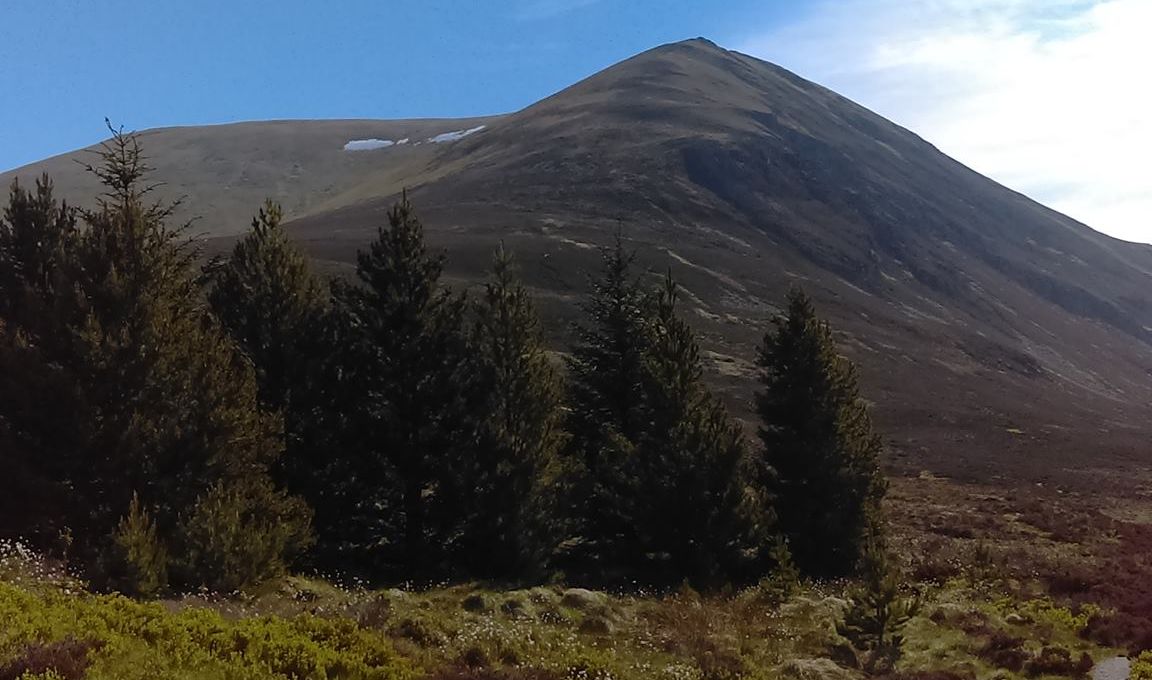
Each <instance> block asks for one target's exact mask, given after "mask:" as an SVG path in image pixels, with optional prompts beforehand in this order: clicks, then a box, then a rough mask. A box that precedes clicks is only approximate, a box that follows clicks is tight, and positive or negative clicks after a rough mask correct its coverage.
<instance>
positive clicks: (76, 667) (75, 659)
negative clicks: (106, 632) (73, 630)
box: [0, 637, 103, 680]
mask: <svg viewBox="0 0 1152 680" xmlns="http://www.w3.org/2000/svg"><path fill="white" fill-rule="evenodd" d="M101 647H103V644H102V643H99V642H96V641H94V640H84V639H78V638H74V637H66V638H64V639H62V640H58V641H56V642H48V643H42V642H34V643H31V644H29V645H26V646H25V647H24V649H23V650H21V651H20V652H19V653H18V654H17V655H16V658H14V659H12V660H11V661H8V662H7V663H4V664H0V680H19V679H20V678H24V677H27V676H29V675H46V674H48V673H53V674H55V677H57V678H59V679H60V680H83V678H84V676H85V672H86V671H87V670H88V666H89V665H90V664H91V660H90V659H89V653H90V652H92V651H93V650H98V649H100V648H101Z"/></svg>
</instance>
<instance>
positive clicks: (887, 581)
mask: <svg viewBox="0 0 1152 680" xmlns="http://www.w3.org/2000/svg"><path fill="white" fill-rule="evenodd" d="M861 562H862V564H861V569H862V571H863V577H864V578H863V582H862V583H860V584H859V585H857V586H856V588H854V589H853V591H852V593H851V595H850V598H849V601H848V609H847V611H845V612H844V617H843V619H842V620H841V621H839V622H838V623H837V625H836V630H837V632H838V633H840V635H842V636H844V637H845V638H847V639H848V641H849V642H851V643H852V646H853V647H854V648H855V649H856V650H857V651H858V652H859V653H860V655H862V656H863V659H861V661H862V663H861V664H860V665H861V667H862V668H863V669H864V671H865V672H867V673H869V674H876V673H887V672H891V671H892V669H893V667H894V666H895V665H896V662H897V661H899V660H900V655H901V652H902V651H903V646H904V636H903V633H902V631H903V628H904V626H905V625H907V624H908V621H909V620H911V619H912V617H913V616H915V615H916V614H917V612H918V611H919V608H920V598H919V596H918V595H916V594H904V593H901V592H900V582H899V572H898V571H897V570H896V569H895V568H894V567H892V566H891V565H890V563H889V562H888V554H887V550H886V549H885V546H884V542H883V539H882V538H881V537H880V536H878V535H875V534H869V536H868V537H867V538H866V539H865V542H864V548H863V552H862V556H861Z"/></svg>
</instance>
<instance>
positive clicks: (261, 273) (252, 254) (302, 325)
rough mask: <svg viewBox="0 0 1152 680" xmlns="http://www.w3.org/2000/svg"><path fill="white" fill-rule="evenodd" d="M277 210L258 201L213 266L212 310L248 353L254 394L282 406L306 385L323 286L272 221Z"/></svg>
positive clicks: (322, 303)
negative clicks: (247, 225)
mask: <svg viewBox="0 0 1152 680" xmlns="http://www.w3.org/2000/svg"><path fill="white" fill-rule="evenodd" d="M282 219H283V212H282V211H281V209H280V206H279V205H277V204H276V203H273V202H272V201H267V202H265V204H264V206H263V207H262V208H261V209H260V211H259V213H258V214H257V215H256V217H254V218H253V219H252V229H251V231H249V232H248V234H247V235H245V237H244V238H242V239H241V240H240V241H239V242H237V244H236V246H235V247H234V248H233V249H232V254H231V256H230V257H229V258H228V259H227V261H225V262H224V263H223V264H222V265H220V266H218V267H215V268H213V269H212V270H211V271H210V274H211V284H212V285H211V289H210V291H209V293H208V300H209V303H210V304H211V305H212V311H213V312H214V313H215V314H216V317H217V318H218V319H220V322H221V324H222V325H223V326H224V328H225V329H227V330H228V332H229V333H230V334H231V335H232V337H233V338H235V339H236V341H237V342H238V343H239V345H240V347H241V348H242V349H243V350H244V352H245V353H246V354H247V355H248V356H249V357H250V358H251V359H252V363H253V365H254V366H255V369H256V377H257V381H258V382H259V384H260V401H261V402H262V403H263V404H265V405H266V406H267V407H268V408H269V409H271V410H277V411H278V410H284V409H286V408H287V407H288V406H289V404H291V402H292V401H293V392H294V391H296V390H303V389H306V385H305V383H306V375H307V369H308V364H309V362H310V360H311V358H312V357H311V356H310V354H311V352H310V351H311V350H313V348H311V347H309V342H310V341H311V340H312V339H313V338H314V333H315V326H316V324H317V323H319V320H320V319H321V318H322V317H323V315H324V312H325V306H326V303H327V292H326V291H325V290H324V285H323V284H322V283H321V282H320V281H319V280H318V279H317V278H316V276H315V275H313V273H312V270H311V267H310V265H309V263H308V260H307V258H306V257H305V256H304V254H303V253H301V252H300V250H299V249H298V248H296V246H295V245H294V244H293V243H292V242H291V241H290V240H289V239H288V236H287V235H286V234H285V233H284V230H283V228H282V227H281V226H280V224H281V221H282Z"/></svg>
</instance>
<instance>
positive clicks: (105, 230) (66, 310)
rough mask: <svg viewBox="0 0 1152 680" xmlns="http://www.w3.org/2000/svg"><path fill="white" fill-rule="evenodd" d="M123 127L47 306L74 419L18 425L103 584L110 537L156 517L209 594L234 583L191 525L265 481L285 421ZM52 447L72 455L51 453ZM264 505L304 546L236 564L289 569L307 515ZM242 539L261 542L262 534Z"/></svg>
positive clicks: (192, 578)
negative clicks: (226, 323) (217, 317)
mask: <svg viewBox="0 0 1152 680" xmlns="http://www.w3.org/2000/svg"><path fill="white" fill-rule="evenodd" d="M113 132H114V135H113V138H112V140H111V141H110V142H109V143H108V144H106V145H105V147H104V149H103V151H102V152H101V154H100V162H99V163H98V164H96V165H94V166H93V167H91V168H90V169H91V170H92V172H94V173H95V174H96V176H97V178H98V179H100V180H101V182H102V183H103V185H104V187H105V193H103V194H102V195H101V196H100V197H98V199H97V201H96V207H95V208H94V209H92V210H87V211H84V212H83V219H84V223H85V225H86V229H85V230H84V231H83V233H82V234H81V235H80V236H79V237H78V239H77V242H76V244H75V247H74V252H73V253H72V255H71V256H70V257H69V258H68V261H66V262H62V263H61V266H60V267H59V268H57V271H59V272H61V273H62V274H61V275H62V276H65V277H66V280H65V281H64V284H65V285H61V286H59V287H58V288H57V289H55V291H54V292H53V293H52V294H51V295H50V296H49V297H50V298H51V300H52V305H51V306H52V307H54V308H55V309H56V310H57V311H56V313H54V314H53V315H52V316H50V317H48V319H47V321H48V322H49V323H50V324H51V328H50V334H51V336H52V337H54V338H56V339H57V340H58V341H57V342H55V343H53V344H52V345H51V346H49V345H47V344H45V345H42V346H41V347H40V348H38V353H37V356H36V357H35V359H37V360H38V361H40V362H42V363H43V365H44V366H48V367H51V368H52V370H54V371H57V372H59V373H60V374H61V375H62V376H64V379H61V380H59V381H57V382H56V383H55V387H56V388H57V391H56V392H55V393H54V394H53V396H55V397H58V402H57V405H56V406H55V408H56V409H64V408H66V409H67V411H68V412H67V416H66V417H64V416H62V415H61V414H60V412H59V411H57V412H56V413H57V415H59V416H60V417H58V418H56V419H55V422H54V423H53V425H54V426H55V427H56V428H58V430H59V433H53V432H45V431H42V429H41V428H43V427H44V426H45V424H44V423H42V422H36V421H27V420H22V421H21V422H19V423H18V424H17V425H16V426H15V428H14V429H17V430H19V436H20V437H21V438H23V439H25V440H26V441H35V442H36V443H37V453H38V454H39V455H40V456H42V457H43V459H44V460H45V461H47V464H48V465H51V468H50V469H49V474H50V475H51V476H53V477H55V478H56V479H57V481H59V482H60V483H61V484H63V485H64V486H66V487H67V488H68V489H69V497H70V498H69V503H68V504H66V506H65V507H64V508H63V509H62V510H61V512H62V514H63V518H62V520H61V521H62V522H63V525H64V526H66V527H68V528H69V529H70V530H71V531H72V533H73V535H74V536H75V537H76V546H75V547H76V549H77V551H76V552H77V556H78V557H79V558H80V559H81V560H82V562H83V564H84V566H85V567H86V568H87V569H88V570H89V572H90V574H91V575H92V576H93V578H95V579H97V580H98V581H99V580H103V581H104V582H105V583H108V579H110V578H111V577H112V576H113V574H115V573H124V570H123V569H121V568H120V567H118V566H117V565H116V564H114V562H115V561H116V559H117V555H121V556H122V555H124V554H125V553H124V551H123V550H118V549H116V537H117V536H118V535H120V528H121V526H139V523H138V522H137V520H136V519H133V517H137V518H138V517H142V516H144V514H146V515H147V516H148V518H149V519H148V522H149V526H152V523H154V527H155V531H156V535H157V536H158V537H159V538H158V540H160V541H161V542H162V543H163V545H162V546H160V547H159V548H158V549H157V550H158V551H162V552H164V553H166V554H167V555H168V556H169V558H170V560H169V561H170V570H169V573H170V574H171V576H172V578H173V579H175V580H176V582H177V585H181V586H197V585H207V586H210V587H212V586H216V585H218V584H219V583H221V582H223V581H225V580H227V579H228V578H229V577H230V575H229V574H223V573H219V572H213V571H205V570H202V569H199V568H198V567H197V565H196V564H193V563H192V562H190V561H189V560H188V556H189V548H190V542H189V539H190V535H189V532H188V528H189V527H188V525H187V522H188V520H189V518H190V517H193V516H195V514H196V508H197V507H199V506H200V505H201V504H202V503H203V502H204V500H205V498H206V494H207V492H208V491H209V490H210V489H212V488H216V487H220V486H224V487H228V488H237V489H239V488H242V487H244V485H246V484H249V483H251V482H252V480H259V479H263V478H266V476H267V470H268V467H269V465H271V464H272V463H273V462H274V461H275V459H276V457H277V456H278V455H279V453H280V450H281V442H280V436H279V427H280V425H279V422H278V418H276V417H273V416H271V415H269V414H267V413H265V412H264V411H263V410H261V409H260V408H259V406H258V404H257V399H256V383H255V379H254V376H253V374H252V370H251V368H250V366H249V364H248V363H247V362H246V361H244V359H243V357H242V356H241V355H240V354H239V353H238V352H237V351H236V348H235V346H234V345H233V344H232V343H231V341H230V340H229V339H228V338H227V337H226V335H225V334H224V333H223V332H222V331H221V330H220V329H219V327H218V326H216V325H215V323H214V322H213V320H212V319H211V317H210V315H209V314H208V313H207V310H206V309H205V307H204V304H203V301H202V297H201V295H200V291H199V289H198V286H197V276H196V275H195V268H194V266H193V262H194V258H195V256H196V253H195V251H194V250H193V249H192V247H191V243H190V241H188V240H187V239H186V238H184V237H183V236H182V229H173V228H170V227H169V226H168V225H167V222H168V220H169V219H170V217H171V214H172V210H173V208H172V206H171V205H166V204H162V203H158V202H149V200H148V194H149V192H150V187H149V186H148V185H146V184H145V179H144V178H145V175H146V172H147V167H146V165H145V163H144V160H143V157H142V155H141V153H140V149H139V147H138V146H137V144H136V140H135V138H134V137H132V136H130V135H124V134H121V133H120V132H119V131H115V130H114V131H113ZM25 269H30V267H25ZM4 418H6V419H7V420H8V422H9V423H11V422H12V419H11V418H8V416H7V415H5V416H4ZM53 440H54V441H59V442H61V443H66V444H67V445H68V446H67V448H64V447H63V446H60V447H59V448H57V447H56V446H52V447H51V448H46V447H44V446H42V445H43V444H44V442H45V441H53ZM260 502H261V503H262V504H263V506H264V507H263V511H264V512H265V513H269V514H272V515H275V516H276V518H277V523H278V524H279V525H281V526H292V527H297V528H298V529H299V530H298V531H295V532H293V533H294V537H295V538H293V539H292V540H286V541H284V542H282V543H280V544H279V545H277V546H276V550H275V551H274V552H275V554H274V555H272V556H270V557H268V556H257V555H253V554H251V553H245V551H246V550H247V549H248V547H249V545H237V546H231V548H230V549H232V550H235V551H237V554H236V555H234V556H233V557H235V558H236V559H241V560H243V559H269V560H271V561H273V562H277V563H282V562H283V561H284V560H285V559H287V558H289V557H290V556H291V554H292V553H293V552H294V551H295V550H297V549H299V547H300V540H301V537H303V536H305V535H306V527H307V512H306V508H304V507H303V506H302V504H300V503H299V502H298V501H295V500H293V499H291V498H289V497H286V496H284V495H283V494H281V493H279V492H274V493H271V494H269V495H267V496H266V497H264V498H262V499H260ZM122 520H123V522H126V524H122ZM241 521H244V520H243V518H242V519H241ZM241 531H242V532H248V534H249V536H250V537H252V538H253V540H252V541H251V543H250V544H254V543H258V542H259V541H257V540H255V539H257V538H262V537H263V533H264V527H261V526H259V525H257V524H245V525H244V526H243V527H242V529H241ZM141 585H144V584H141ZM245 585H248V584H245Z"/></svg>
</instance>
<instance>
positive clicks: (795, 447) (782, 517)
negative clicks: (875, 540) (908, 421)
mask: <svg viewBox="0 0 1152 680" xmlns="http://www.w3.org/2000/svg"><path fill="white" fill-rule="evenodd" d="M773 326H774V327H773V328H772V329H771V330H770V331H769V332H768V333H767V334H766V335H765V337H764V341H763V344H762V345H761V347H760V352H759V357H758V361H757V363H758V366H759V368H760V370H761V373H760V382H761V385H762V387H763V389H762V390H761V391H760V392H759V393H758V394H757V402H756V403H757V410H758V412H759V415H760V420H761V427H760V439H761V441H762V442H763V445H764V463H765V464H766V467H767V471H766V473H767V476H768V483H767V486H768V487H769V489H770V491H771V492H772V494H773V496H774V500H775V507H776V514H777V517H778V520H779V523H780V529H781V531H782V532H783V533H784V535H785V536H786V537H787V539H788V544H789V548H790V549H791V552H792V556H793V559H794V560H795V562H796V565H797V567H798V568H799V569H800V570H801V572H803V573H804V574H806V575H809V576H820V577H824V576H841V575H845V574H848V573H850V572H852V570H853V569H854V568H855V567H856V565H857V563H858V560H859V558H860V554H861V549H862V547H863V545H864V540H865V537H866V536H867V535H869V534H870V533H871V532H873V531H876V530H878V528H879V525H878V523H879V521H880V516H879V505H880V501H881V498H882V497H883V495H884V491H885V481H884V478H883V476H882V474H881V472H880V469H879V463H878V457H879V455H880V449H881V443H880V438H879V436H877V434H876V433H875V432H874V431H873V429H872V423H871V419H870V417H869V415H868V410H867V407H866V405H865V403H864V401H863V399H861V398H860V395H859V392H858V388H857V384H856V372H855V368H854V367H853V365H852V364H851V362H849V361H848V360H847V359H845V358H844V357H841V356H840V355H839V354H837V352H836V346H835V342H834V340H833V338H832V331H831V329H830V328H829V327H828V324H827V323H825V322H823V321H821V320H820V319H818V318H817V316H816V312H815V310H814V308H813V306H812V303H811V301H810V300H809V299H808V297H807V296H806V295H805V294H804V293H803V291H801V290H799V289H793V290H792V291H791V292H790V293H789V295H788V307H787V311H786V312H785V313H784V315H783V316H780V317H777V318H776V319H774V321H773Z"/></svg>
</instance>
